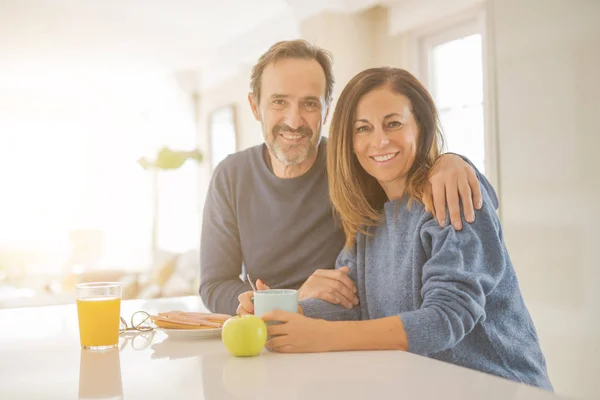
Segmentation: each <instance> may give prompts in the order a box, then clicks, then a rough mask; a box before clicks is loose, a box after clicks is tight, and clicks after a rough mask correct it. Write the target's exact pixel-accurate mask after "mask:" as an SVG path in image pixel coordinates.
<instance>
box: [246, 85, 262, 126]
mask: <svg viewBox="0 0 600 400" xmlns="http://www.w3.org/2000/svg"><path fill="white" fill-rule="evenodd" d="M248 103H249V104H250V108H251V109H252V114H254V118H255V119H256V120H257V121H259V122H260V109H259V108H258V99H257V98H256V96H254V93H252V92H250V93H248Z"/></svg>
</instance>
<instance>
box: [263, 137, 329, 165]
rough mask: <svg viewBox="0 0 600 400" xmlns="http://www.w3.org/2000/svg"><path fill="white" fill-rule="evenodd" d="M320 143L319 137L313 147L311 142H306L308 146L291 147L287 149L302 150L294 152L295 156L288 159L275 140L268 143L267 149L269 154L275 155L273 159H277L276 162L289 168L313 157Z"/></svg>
mask: <svg viewBox="0 0 600 400" xmlns="http://www.w3.org/2000/svg"><path fill="white" fill-rule="evenodd" d="M320 142H321V137H320V136H319V140H318V141H317V143H316V145H314V146H313V144H312V142H310V140H309V142H308V144H307V145H306V146H305V145H292V146H289V147H288V148H289V149H290V150H291V149H294V150H297V149H298V148H302V151H300V152H296V153H295V155H294V156H293V157H288V155H287V154H286V153H285V152H284V151H283V149H282V148H281V146H279V144H278V143H277V141H276V140H273V142H272V143H268V142H266V144H267V147H268V148H269V150H271V153H272V154H274V155H275V158H277V160H279V162H280V163H282V164H283V165H285V166H287V167H290V166H292V165H298V164H301V163H303V162H304V161H306V160H307V159H308V158H309V157H310V156H311V155H313V154H314V153H315V152H316V151H317V147H318V146H319V143H320Z"/></svg>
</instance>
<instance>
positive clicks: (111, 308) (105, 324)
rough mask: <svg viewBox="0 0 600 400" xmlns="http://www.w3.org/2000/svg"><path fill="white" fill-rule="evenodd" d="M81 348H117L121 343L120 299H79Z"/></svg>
mask: <svg viewBox="0 0 600 400" xmlns="http://www.w3.org/2000/svg"><path fill="white" fill-rule="evenodd" d="M77 315H78V317H79V338H80V340H81V346H83V347H90V346H94V347H96V346H116V345H117V344H118V343H119V322H120V315H121V299H120V298H110V297H109V298H106V297H101V298H89V299H77Z"/></svg>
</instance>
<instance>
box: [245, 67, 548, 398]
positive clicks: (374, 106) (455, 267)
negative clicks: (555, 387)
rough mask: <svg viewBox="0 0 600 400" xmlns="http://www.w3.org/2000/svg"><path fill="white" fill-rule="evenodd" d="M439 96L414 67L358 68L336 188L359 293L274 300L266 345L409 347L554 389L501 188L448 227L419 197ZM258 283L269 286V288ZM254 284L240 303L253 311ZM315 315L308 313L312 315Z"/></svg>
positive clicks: (339, 135) (434, 141)
mask: <svg viewBox="0 0 600 400" xmlns="http://www.w3.org/2000/svg"><path fill="white" fill-rule="evenodd" d="M441 143H442V136H441V133H440V130H439V122H438V116H437V111H436V109H435V105H434V102H433V100H432V98H431V96H430V95H429V93H428V92H427V90H426V89H425V88H424V87H423V86H422V85H421V83H420V82H419V81H418V80H417V79H415V78H414V77H413V76H412V75H411V74H410V73H408V72H407V71H404V70H401V69H394V68H374V69H369V70H366V71H363V72H361V73H360V74H358V75H357V76H356V77H354V78H353V79H352V80H351V81H350V83H349V84H348V85H347V86H346V88H345V89H344V91H343V92H342V94H341V96H340V98H339V101H338V104H337V106H336V109H335V113H334V116H333V120H332V124H331V131H330V138H329V141H328V149H327V152H328V154H327V160H328V165H327V168H328V174H329V185H330V195H331V199H332V202H333V205H334V208H335V210H336V212H337V214H338V215H339V217H340V219H341V222H342V226H343V228H344V231H345V234H346V247H345V250H344V251H343V252H342V254H340V256H339V258H338V261H337V267H338V268H341V267H342V266H347V267H349V270H350V271H349V275H350V277H351V278H352V279H353V280H354V282H355V283H356V287H357V290H358V297H359V300H360V303H359V305H357V306H356V307H354V308H353V309H350V310H347V309H345V308H343V307H341V306H339V305H333V304H329V303H326V302H323V301H321V300H316V299H310V300H305V301H302V302H301V303H300V307H299V313H298V314H295V313H286V312H282V311H275V312H272V313H269V314H266V315H264V316H263V318H264V319H265V320H266V321H272V320H274V321H282V322H284V323H283V324H277V325H270V326H269V335H270V336H272V337H271V339H270V340H269V341H268V342H267V347H268V348H271V349H273V350H275V351H281V352H317V351H343V350H376V349H401V350H406V351H410V352H413V353H417V354H421V355H424V356H428V357H431V358H435V359H438V360H442V361H447V362H450V363H453V364H457V365H461V366H464V367H467V368H472V369H476V370H480V371H484V372H487V373H491V374H495V375H498V376H502V377H504V378H507V379H511V380H514V381H517V382H523V383H526V384H530V385H535V386H539V387H542V388H545V389H548V390H552V387H551V384H550V382H549V379H548V376H547V372H546V363H545V360H544V357H543V355H542V352H541V350H540V347H539V343H538V338H537V334H536V331H535V327H534V325H533V322H532V320H531V317H530V315H529V313H528V311H527V308H526V306H525V303H524V301H523V298H522V296H521V293H520V290H519V286H518V282H517V278H516V276H515V271H514V269H513V267H512V264H511V261H510V258H509V256H508V253H507V250H506V247H505V245H504V239H503V235H502V228H501V226H500V221H499V219H498V217H497V215H496V212H495V207H494V201H495V198H493V196H494V194H493V193H489V191H486V190H485V185H482V190H483V192H484V193H483V199H484V204H483V207H482V208H481V210H478V211H477V212H476V213H477V215H476V219H475V222H473V223H471V224H464V227H463V229H462V231H456V230H455V229H454V228H453V227H452V226H451V224H446V226H445V227H444V228H440V226H439V225H438V224H437V223H436V221H435V219H434V217H433V216H432V215H431V214H430V213H428V212H426V211H425V207H424V206H423V204H421V203H420V202H419V199H421V198H422V196H421V194H422V192H423V190H424V187H425V185H426V184H427V175H428V172H429V170H430V169H431V168H432V166H433V162H434V160H435V159H436V157H437V156H438V155H439V153H440V148H441ZM259 289H260V288H259ZM250 297H251V293H244V294H242V295H241V296H240V308H239V310H240V312H242V313H244V312H252V311H253V308H252V303H251V301H250ZM308 317H310V318H308Z"/></svg>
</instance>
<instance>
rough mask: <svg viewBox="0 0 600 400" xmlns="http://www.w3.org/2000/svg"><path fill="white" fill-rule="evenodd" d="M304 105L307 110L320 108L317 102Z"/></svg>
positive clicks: (308, 102)
mask: <svg viewBox="0 0 600 400" xmlns="http://www.w3.org/2000/svg"><path fill="white" fill-rule="evenodd" d="M304 105H305V106H306V108H317V107H319V103H317V102H316V101H307V102H306V103H304Z"/></svg>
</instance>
